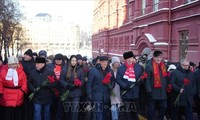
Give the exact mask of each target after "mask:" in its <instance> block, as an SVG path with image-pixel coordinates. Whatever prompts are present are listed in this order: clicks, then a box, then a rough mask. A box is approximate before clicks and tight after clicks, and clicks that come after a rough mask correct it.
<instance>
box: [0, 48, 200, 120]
mask: <svg viewBox="0 0 200 120" xmlns="http://www.w3.org/2000/svg"><path fill="white" fill-rule="evenodd" d="M123 59H124V60H123V61H122V60H120V58H119V57H117V56H113V57H111V58H108V57H107V56H97V57H96V58H93V60H92V61H88V59H87V57H83V56H82V55H80V54H77V55H71V56H70V58H68V57H67V56H64V55H63V54H61V53H58V54H56V55H55V56H54V57H53V58H48V57H47V52H46V51H45V50H41V51H40V52H39V53H38V54H37V53H36V52H33V51H32V50H31V49H28V50H27V51H26V52H25V53H24V55H23V56H17V57H15V56H10V57H8V58H7V59H5V60H3V58H2V57H1V56H0V119H2V120H139V119H140V115H143V116H145V117H146V118H147V119H148V120H164V118H165V119H171V120H184V119H185V120H193V119H194V118H193V113H197V116H198V119H199V120H200V65H199V66H197V67H196V66H195V64H194V63H193V62H192V61H189V60H188V59H185V58H184V59H182V60H180V61H177V62H176V63H172V62H169V61H167V62H166V61H164V60H163V53H162V51H160V50H155V51H153V53H152V57H150V54H149V53H145V52H144V53H142V55H141V56H140V57H139V58H137V57H136V56H135V55H134V53H133V52H132V51H127V52H124V53H123Z"/></svg>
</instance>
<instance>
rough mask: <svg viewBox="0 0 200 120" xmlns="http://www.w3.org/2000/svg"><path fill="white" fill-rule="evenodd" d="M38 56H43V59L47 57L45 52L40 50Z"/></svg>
mask: <svg viewBox="0 0 200 120" xmlns="http://www.w3.org/2000/svg"><path fill="white" fill-rule="evenodd" d="M38 54H39V56H40V57H41V56H44V57H45V58H46V57H47V52H46V51H45V50H40V52H39V53H38Z"/></svg>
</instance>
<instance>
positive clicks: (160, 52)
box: [153, 50, 162, 57]
mask: <svg viewBox="0 0 200 120" xmlns="http://www.w3.org/2000/svg"><path fill="white" fill-rule="evenodd" d="M160 55H162V51H160V50H155V51H154V52H153V56H154V57H158V56H160Z"/></svg>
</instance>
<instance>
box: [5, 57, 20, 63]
mask: <svg viewBox="0 0 200 120" xmlns="http://www.w3.org/2000/svg"><path fill="white" fill-rule="evenodd" d="M14 63H19V61H18V59H17V58H16V57H15V56H10V57H8V64H14Z"/></svg>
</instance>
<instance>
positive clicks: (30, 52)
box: [24, 49, 33, 57]
mask: <svg viewBox="0 0 200 120" xmlns="http://www.w3.org/2000/svg"><path fill="white" fill-rule="evenodd" d="M24 55H29V56H30V57H33V51H32V50H31V49H28V50H27V51H26V52H25V53H24Z"/></svg>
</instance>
